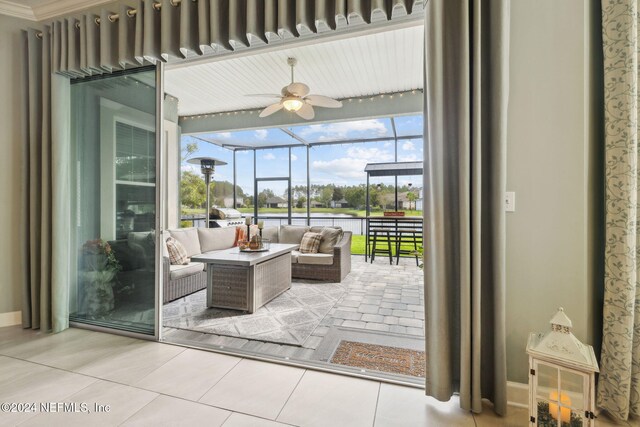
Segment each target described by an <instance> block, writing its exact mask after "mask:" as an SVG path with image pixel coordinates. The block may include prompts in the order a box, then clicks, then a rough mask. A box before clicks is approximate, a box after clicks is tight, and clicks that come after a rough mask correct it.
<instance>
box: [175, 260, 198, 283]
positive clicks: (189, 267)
mask: <svg viewBox="0 0 640 427" xmlns="http://www.w3.org/2000/svg"><path fill="white" fill-rule="evenodd" d="M169 268H170V269H171V270H170V272H169V279H171V280H177V279H182V278H183V277H187V276H193V275H194V274H198V273H200V272H201V271H204V264H203V263H201V262H190V263H189V264H186V265H172V266H171V267H169Z"/></svg>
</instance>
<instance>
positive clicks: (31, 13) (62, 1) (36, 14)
mask: <svg viewBox="0 0 640 427" xmlns="http://www.w3.org/2000/svg"><path fill="white" fill-rule="evenodd" d="M113 1H114V0H58V1H52V2H49V3H45V4H41V5H37V6H33V7H31V6H27V5H25V4H20V3H18V0H0V15H7V16H12V17H14V18H21V19H27V20H29V21H46V20H48V19H52V18H55V17H58V16H67V15H71V14H73V13H75V12H79V11H81V10H85V9H88V8H91V7H95V6H100V5H103V4H106V3H112V2H113Z"/></svg>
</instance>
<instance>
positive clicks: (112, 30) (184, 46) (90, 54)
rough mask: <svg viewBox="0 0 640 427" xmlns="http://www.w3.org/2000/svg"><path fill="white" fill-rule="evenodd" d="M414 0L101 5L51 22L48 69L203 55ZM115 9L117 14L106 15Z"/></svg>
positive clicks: (388, 10)
mask: <svg viewBox="0 0 640 427" xmlns="http://www.w3.org/2000/svg"><path fill="white" fill-rule="evenodd" d="M414 1H415V0H316V1H313V0H198V1H197V2H194V1H192V0H183V1H181V2H180V3H175V2H172V1H171V0H138V1H137V3H136V2H134V3H131V2H127V4H119V5H118V4H116V5H115V6H108V7H105V8H104V9H102V11H101V13H100V15H99V16H97V15H95V14H92V13H88V14H86V15H84V16H77V17H67V18H63V19H59V20H56V21H54V22H53V23H52V25H51V31H52V38H53V62H52V64H53V72H55V73H62V74H65V75H67V76H70V77H78V76H83V75H90V74H96V73H102V72H112V71H113V70H119V69H124V68H131V67H136V66H140V65H142V64H144V63H155V62H156V61H167V60H169V59H170V58H185V57H187V55H189V54H196V55H202V54H203V52H204V50H203V48H204V47H205V46H211V47H212V48H214V49H217V50H234V49H235V48H236V47H239V46H245V47H249V46H251V45H252V44H255V41H258V40H260V41H261V43H267V42H268V41H269V36H270V35H273V34H276V35H281V36H282V35H283V34H284V33H289V34H291V35H293V36H294V37H298V36H300V33H301V31H302V29H303V28H304V29H306V31H311V32H314V33H315V32H318V26H319V25H320V24H322V25H326V26H327V27H328V28H329V29H332V30H335V29H336V26H337V22H338V19H340V18H344V19H346V20H347V21H350V20H352V19H354V17H360V18H362V20H363V21H365V22H366V23H370V22H371V18H372V15H373V14H374V13H380V12H382V13H383V14H384V16H386V18H387V19H391V18H392V15H393V10H394V8H398V7H399V8H404V10H405V11H406V13H408V14H410V13H411V12H412V11H413V4H414ZM131 4H133V6H134V7H131V6H130V5H131ZM158 4H159V5H160V7H157V6H156V5H158ZM174 4H176V5H175V6H174ZM131 10H136V13H135V14H134V13H129V12H130V11H131ZM116 13H117V14H118V19H114V20H113V21H112V20H110V19H109V18H110V17H111V16H112V15H113V14H116ZM96 18H99V21H100V25H97V24H96Z"/></svg>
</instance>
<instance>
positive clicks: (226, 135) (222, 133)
mask: <svg viewBox="0 0 640 427" xmlns="http://www.w3.org/2000/svg"><path fill="white" fill-rule="evenodd" d="M216 136H219V137H220V138H224V139H229V138H231V132H220V133H217V134H216Z"/></svg>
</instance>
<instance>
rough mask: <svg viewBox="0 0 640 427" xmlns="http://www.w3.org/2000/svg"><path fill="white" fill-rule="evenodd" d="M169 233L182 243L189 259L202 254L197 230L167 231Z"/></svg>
mask: <svg viewBox="0 0 640 427" xmlns="http://www.w3.org/2000/svg"><path fill="white" fill-rule="evenodd" d="M169 233H171V237H173V238H174V239H176V240H177V241H178V242H180V243H182V246H184V248H185V250H186V251H187V256H188V257H189V258H191V257H192V256H194V255H198V254H200V253H202V251H201V250H200V239H198V229H197V228H180V229H178V230H169Z"/></svg>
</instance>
